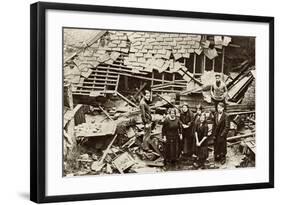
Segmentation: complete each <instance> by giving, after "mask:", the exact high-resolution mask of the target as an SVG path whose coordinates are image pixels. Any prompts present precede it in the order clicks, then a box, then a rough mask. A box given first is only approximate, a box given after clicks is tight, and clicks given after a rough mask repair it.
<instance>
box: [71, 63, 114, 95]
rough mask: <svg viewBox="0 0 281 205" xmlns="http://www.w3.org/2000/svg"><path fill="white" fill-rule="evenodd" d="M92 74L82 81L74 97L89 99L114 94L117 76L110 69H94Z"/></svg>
mask: <svg viewBox="0 0 281 205" xmlns="http://www.w3.org/2000/svg"><path fill="white" fill-rule="evenodd" d="M93 71H94V72H92V73H91V75H90V76H89V77H88V78H87V79H85V80H84V82H83V85H82V86H81V87H80V88H78V89H77V90H76V91H75V92H74V93H73V94H74V95H85V96H90V97H97V96H105V95H106V94H114V93H115V92H116V91H117V87H118V82H119V74H118V73H117V72H115V71H111V70H110V68H108V69H107V68H103V67H99V66H98V67H96V68H94V69H93Z"/></svg>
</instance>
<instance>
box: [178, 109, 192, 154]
mask: <svg viewBox="0 0 281 205" xmlns="http://www.w3.org/2000/svg"><path fill="white" fill-rule="evenodd" d="M180 121H181V123H182V124H185V125H187V124H190V126H189V127H188V128H182V135H183V143H182V150H183V153H184V154H187V155H190V156H191V155H192V154H193V153H194V137H193V136H194V135H193V125H194V114H193V112H192V111H191V110H188V111H187V112H182V113H181V114H180Z"/></svg>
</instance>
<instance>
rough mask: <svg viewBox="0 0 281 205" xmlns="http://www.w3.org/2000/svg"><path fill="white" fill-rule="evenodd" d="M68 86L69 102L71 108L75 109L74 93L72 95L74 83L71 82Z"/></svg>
mask: <svg viewBox="0 0 281 205" xmlns="http://www.w3.org/2000/svg"><path fill="white" fill-rule="evenodd" d="M66 86H67V98H68V104H69V107H70V109H71V110H73V108H74V106H73V95H72V84H71V83H69V84H67V85H66Z"/></svg>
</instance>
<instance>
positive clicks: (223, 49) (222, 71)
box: [221, 47, 225, 73]
mask: <svg viewBox="0 0 281 205" xmlns="http://www.w3.org/2000/svg"><path fill="white" fill-rule="evenodd" d="M224 53H225V48H224V47H223V48H222V57H221V73H224Z"/></svg>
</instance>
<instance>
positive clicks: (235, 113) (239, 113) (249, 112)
mask: <svg viewBox="0 0 281 205" xmlns="http://www.w3.org/2000/svg"><path fill="white" fill-rule="evenodd" d="M255 112H256V111H245V112H230V113H228V115H245V114H254V113H255Z"/></svg>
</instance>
